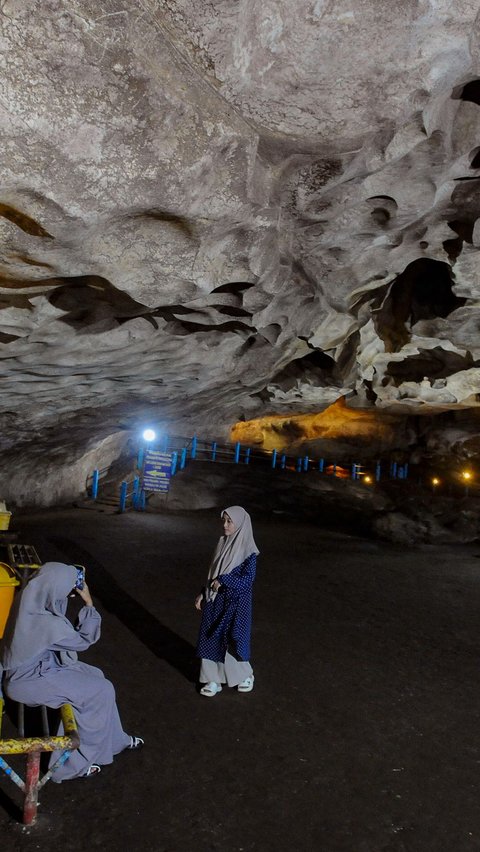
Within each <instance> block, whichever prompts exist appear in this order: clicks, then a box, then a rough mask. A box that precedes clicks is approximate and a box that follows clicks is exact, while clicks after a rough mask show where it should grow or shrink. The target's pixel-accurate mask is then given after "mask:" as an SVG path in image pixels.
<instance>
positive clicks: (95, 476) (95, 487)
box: [92, 468, 100, 500]
mask: <svg viewBox="0 0 480 852" xmlns="http://www.w3.org/2000/svg"><path fill="white" fill-rule="evenodd" d="M99 478H100V471H99V470H98V469H97V468H95V470H94V471H93V477H92V497H93V499H94V500H96V499H97V495H98V480H99Z"/></svg>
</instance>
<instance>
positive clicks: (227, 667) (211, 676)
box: [200, 651, 253, 686]
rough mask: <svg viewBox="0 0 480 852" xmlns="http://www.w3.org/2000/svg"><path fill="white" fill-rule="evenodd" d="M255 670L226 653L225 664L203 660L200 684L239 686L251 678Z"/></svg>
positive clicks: (248, 664)
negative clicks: (212, 682)
mask: <svg viewBox="0 0 480 852" xmlns="http://www.w3.org/2000/svg"><path fill="white" fill-rule="evenodd" d="M252 674H253V669H252V667H251V665H250V663H245V662H241V661H239V660H236V659H235V657H232V655H231V654H229V653H228V651H227V653H226V656H225V662H224V663H215V662H214V661H213V660H204V659H202V664H201V666H200V683H210V682H211V681H214V682H215V683H226V684H227V685H228V686H238V684H239V683H242V681H244V680H245V678H247V677H250V675H252Z"/></svg>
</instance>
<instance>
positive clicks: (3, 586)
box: [0, 562, 20, 638]
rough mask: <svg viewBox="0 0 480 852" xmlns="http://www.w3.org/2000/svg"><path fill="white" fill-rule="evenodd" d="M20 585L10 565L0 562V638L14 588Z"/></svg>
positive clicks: (11, 601)
mask: <svg viewBox="0 0 480 852" xmlns="http://www.w3.org/2000/svg"><path fill="white" fill-rule="evenodd" d="M19 585H20V580H17V578H16V577H15V574H14V573H13V571H12V569H11V568H10V565H7V564H6V562H0V638H1V637H2V636H3V632H4V630H5V625H6V623H7V618H8V613H9V612H10V607H11V605H12V603H13V595H14V593H15V587H16V586H19Z"/></svg>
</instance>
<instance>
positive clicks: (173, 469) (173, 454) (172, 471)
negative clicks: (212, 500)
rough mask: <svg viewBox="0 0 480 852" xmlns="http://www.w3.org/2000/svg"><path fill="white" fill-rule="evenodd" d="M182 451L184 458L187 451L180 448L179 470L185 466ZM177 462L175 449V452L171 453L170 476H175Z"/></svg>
mask: <svg viewBox="0 0 480 852" xmlns="http://www.w3.org/2000/svg"><path fill="white" fill-rule="evenodd" d="M183 453H185V458H186V456H187V451H186V450H185V449H183V450H182V459H181V461H180V470H183V468H184V467H185V460H184V458H183ZM177 462H178V453H177V451H176V450H175V452H173V453H172V465H171V468H170V476H175V474H176V472H177ZM182 462H183V464H182Z"/></svg>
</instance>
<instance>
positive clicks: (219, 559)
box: [195, 506, 259, 698]
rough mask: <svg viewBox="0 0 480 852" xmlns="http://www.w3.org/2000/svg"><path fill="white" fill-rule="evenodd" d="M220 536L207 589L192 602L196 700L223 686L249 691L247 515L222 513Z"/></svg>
mask: <svg viewBox="0 0 480 852" xmlns="http://www.w3.org/2000/svg"><path fill="white" fill-rule="evenodd" d="M221 517H222V521H223V531H224V534H223V535H222V536H220V539H219V541H218V544H217V547H216V549H215V553H214V554H213V559H212V562H211V565H210V570H209V572H208V580H207V585H206V586H205V588H204V589H203V590H202V592H201V594H199V595H198V597H197V598H196V600H195V606H196V608H197V609H198V610H201V611H202V622H201V625H200V633H199V636H198V643H197V656H198V657H200V658H201V661H202V662H201V667H200V682H201V683H204V684H205V686H203V687H202V689H201V690H200V694H201V695H205V696H206V697H207V698H212V697H213V696H214V695H216V694H217V692H221V691H222V683H226V684H228V686H236V687H237V689H238V691H239V692H251V691H252V689H253V681H254V677H253V670H252V667H251V665H250V662H249V660H250V632H251V627H252V586H253V581H254V580H255V571H256V566H257V556H258V553H259V550H258V548H257V545H256V544H255V541H254V539H253V532H252V522H251V520H250V515H249V514H248V512H246V511H245V509H243V508H242V507H241V506H230V507H229V508H228V509H224V511H223V512H222V513H221Z"/></svg>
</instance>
